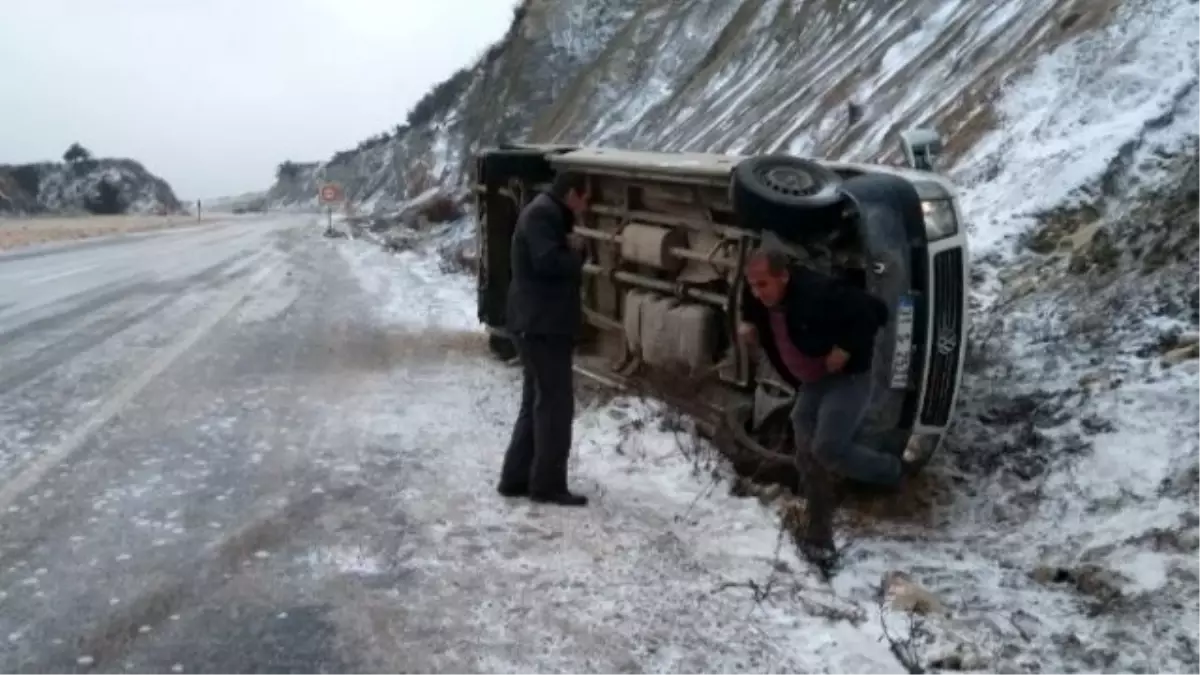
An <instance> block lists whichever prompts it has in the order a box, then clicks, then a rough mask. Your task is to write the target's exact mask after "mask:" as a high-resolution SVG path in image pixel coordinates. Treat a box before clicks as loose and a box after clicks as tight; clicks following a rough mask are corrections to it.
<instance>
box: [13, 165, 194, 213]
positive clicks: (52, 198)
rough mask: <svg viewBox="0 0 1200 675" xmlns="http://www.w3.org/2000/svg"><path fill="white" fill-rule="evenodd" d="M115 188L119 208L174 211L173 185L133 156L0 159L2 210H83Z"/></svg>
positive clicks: (175, 199) (28, 211) (134, 211)
mask: <svg viewBox="0 0 1200 675" xmlns="http://www.w3.org/2000/svg"><path fill="white" fill-rule="evenodd" d="M105 184H107V185H110V186H112V188H114V189H115V197H116V201H117V202H119V204H120V206H121V207H122V209H123V210H122V211H121V212H122V213H158V214H166V213H176V212H178V211H180V204H179V200H178V199H177V198H176V197H175V193H174V191H173V190H172V189H171V186H170V185H168V184H167V182H166V181H164V180H163V179H162V178H159V177H158V176H155V175H154V174H152V173H150V172H149V171H147V170H146V168H145V167H144V166H142V165H141V164H140V163H138V162H136V161H134V160H132V159H85V160H80V161H77V162H74V163H69V164H64V163H56V162H44V163H40V164H20V165H0V214H5V213H14V214H36V213H55V214H69V213H82V212H86V211H87V210H88V207H87V205H88V203H89V201H91V202H93V203H94V202H95V201H96V200H98V199H100V197H101V186H102V185H105Z"/></svg>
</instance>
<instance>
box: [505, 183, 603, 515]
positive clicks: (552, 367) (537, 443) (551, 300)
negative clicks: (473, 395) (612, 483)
mask: <svg viewBox="0 0 1200 675" xmlns="http://www.w3.org/2000/svg"><path fill="white" fill-rule="evenodd" d="M587 200H588V194H587V183H586V181H585V178H584V176H581V175H579V174H573V173H570V172H563V173H560V174H559V175H558V177H557V178H556V179H555V181H554V184H553V185H552V186H551V188H550V191H549V192H546V193H544V194H540V195H538V196H537V197H534V198H533V200H532V201H530V202H529V204H528V205H527V206H526V207H525V209H524V210H523V211H522V212H521V215H520V216H519V217H518V218H517V226H516V231H515V232H514V233H513V239H512V254H511V255H512V263H511V265H512V281H511V282H510V285H509V289H508V308H507V319H508V321H507V323H508V330H509V332H510V333H512V335H513V341H514V342H515V344H516V347H517V351H518V352H519V353H520V356H521V365H522V367H523V369H524V372H525V376H524V383H523V385H522V387H521V411H520V412H519V413H517V421H516V423H515V424H514V425H513V431H512V438H511V440H510V441H509V444H508V451H507V452H506V453H505V455H504V467H503V469H501V473H500V485H499V488H498V489H499V492H500V494H502V495H504V496H506V497H517V496H528V497H529V498H531V499H533V500H534V501H539V502H547V503H553V504H561V505H563V506H584V505H586V504H587V501H588V500H587V497H584V496H582V495H577V494H573V493H571V492H570V490H568V489H567V459H568V457H569V456H570V452H571V423H572V419H573V418H574V416H575V391H574V384H573V382H572V379H573V378H572V371H571V353H572V351H573V350H574V346H575V335H576V331H577V330H578V329H579V324H580V318H581V313H582V308H581V305H580V298H579V292H580V281H581V279H582V275H583V253H582V248H583V246H582V240H581V239H579V237H578V235H574V234H572V232H571V228H572V226H573V224H574V222H575V219H576V218H578V217H579V216H580V215H581V214H582V213H583V211H584V209H586V208H587Z"/></svg>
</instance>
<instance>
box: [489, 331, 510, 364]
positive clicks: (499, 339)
mask: <svg viewBox="0 0 1200 675" xmlns="http://www.w3.org/2000/svg"><path fill="white" fill-rule="evenodd" d="M488 351H489V352H491V353H492V356H495V357H496V358H498V359H500V360H501V361H504V362H505V363H507V362H509V361H512V360H513V359H515V358H517V346H516V345H515V344H513V341H512V340H510V339H508V338H506V337H504V336H503V335H496V334H495V333H489V334H488Z"/></svg>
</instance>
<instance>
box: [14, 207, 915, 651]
mask: <svg viewBox="0 0 1200 675" xmlns="http://www.w3.org/2000/svg"><path fill="white" fill-rule="evenodd" d="M319 232H320V226H319V225H318V224H316V223H314V222H312V221H311V219H309V218H306V217H274V218H266V219H263V220H259V221H252V222H244V221H243V222H238V223H233V224H225V225H217V226H213V227H204V228H196V229H191V230H186V231H174V232H165V233H154V234H151V235H143V236H134V237H124V238H117V239H110V240H98V241H91V242H85V243H81V244H72V245H66V246H58V247H52V248H46V249H25V250H20V251H17V252H14V253H9V254H6V255H4V256H0V364H2V367H0V671H5V672H14V671H25V672H29V671H43V672H44V671H59V672H61V671H153V672H172V671H174V672H248V671H258V672H263V671H270V672H281V671H301V672H305V671H308V672H313V671H316V672H322V671H363V670H368V671H372V670H373V671H392V672H395V671H420V670H435V671H463V670H466V671H479V670H485V671H493V670H505V671H517V670H521V671H528V670H533V671H556V670H571V671H579V670H592V671H595V670H599V671H639V670H692V671H695V670H702V671H727V670H789V671H796V670H800V671H804V670H809V671H811V670H814V669H832V670H858V671H859V672H862V671H864V670H865V671H878V670H887V671H894V670H896V669H897V668H898V664H897V663H896V662H895V661H894V660H893V658H892V656H891V655H890V653H889V652H888V650H887V648H886V645H884V644H881V643H879V642H878V641H877V640H876V639H875V637H876V636H875V634H874V633H873V632H872V631H871V630H869V629H868V630H866V632H863V628H864V626H863V622H864V620H863V618H862V617H859V618H858V619H856V620H853V621H849V620H846V619H845V618H844V617H845V616H852V615H856V614H860V613H861V612H862V609H861V608H860V607H858V606H857V604H858V603H856V602H854V601H851V600H848V599H846V598H845V597H843V598H840V599H839V598H837V597H834V596H833V595H832V594H830V593H827V592H825V591H822V590H821V589H820V588H815V589H814V590H813V593H812V594H811V595H810V599H809V600H808V601H807V606H808V607H810V609H811V608H812V607H814V606H815V607H817V608H818V610H820V611H816V612H814V613H815V614H816V615H817V616H810V615H807V614H804V613H793V611H792V610H791V609H785V608H772V607H771V606H770V605H769V603H761V604H760V603H757V602H755V601H754V599H753V593H752V592H751V590H750V589H749V588H744V587H742V588H739V587H732V588H731V587H728V586H727V584H729V583H738V582H741V583H743V584H744V582H745V581H746V580H747V579H750V578H756V579H758V580H759V581H760V582H761V581H762V580H764V579H766V578H767V577H768V576H769V575H772V574H777V573H780V572H781V571H782V572H783V573H787V574H788V575H789V577H791V576H792V571H793V570H802V566H801V565H799V563H797V562H796V560H795V558H794V556H793V555H792V554H790V553H788V552H786V551H785V552H784V553H782V554H777V552H776V551H777V546H776V541H777V538H776V536H775V527H776V525H775V523H776V518H775V516H774V514H773V513H771V512H770V511H768V510H767V509H765V508H764V507H761V506H760V505H759V504H758V503H757V502H756V501H754V500H746V499H741V500H738V499H733V498H730V497H727V496H723V495H722V494H720V492H721V491H720V490H717V491H716V492H717V493H718V494H715V495H711V494H710V493H712V492H713V490H712V485H711V482H710V481H707V479H706V475H705V473H704V472H697V471H696V466H695V465H694V464H693V463H691V462H689V461H686V460H681V455H680V450H679V447H678V446H677V444H676V443H675V441H674V440H673V439H675V435H674V432H673V431H671V430H665V429H662V430H656V429H645V430H642V431H640V432H639V433H638V434H636V435H634V436H632V437H630V436H629V435H628V433H627V432H628V430H629V428H630V420H631V419H632V416H634V415H636V414H638V412H639V411H637V410H634V409H633V408H629V409H627V410H626V412H625V413H624V414H623V413H622V410H621V409H620V408H613V407H611V406H609V407H607V408H604V409H602V410H601V409H594V410H584V411H582V414H581V416H580V419H579V421H578V422H577V427H576V428H577V438H578V440H577V456H576V459H575V468H574V471H575V474H576V476H577V477H578V482H579V486H580V487H581V488H583V489H584V491H586V492H589V493H591V494H592V495H593V497H594V498H595V504H594V505H593V507H591V508H589V509H587V510H585V511H575V510H562V509H555V508H553V507H541V506H534V505H530V504H528V503H526V502H517V503H512V502H506V501H504V500H502V499H500V498H499V497H498V496H496V495H495V494H494V492H493V490H492V482H493V480H494V475H495V470H496V467H497V465H498V462H499V460H500V453H501V452H502V449H503V444H504V441H505V440H506V435H507V430H508V424H509V422H510V420H511V418H512V415H513V413H514V412H515V406H516V400H515V396H516V392H517V391H518V388H517V380H516V377H517V374H516V373H515V372H513V370H511V369H509V368H505V367H503V366H500V365H498V364H495V363H493V362H492V361H491V360H490V359H489V358H488V357H487V356H486V354H485V350H484V348H483V339H482V334H481V333H480V332H479V329H478V326H476V325H475V321H474V318H473V316H472V315H473V303H472V302H471V296H470V284H469V281H467V280H463V279H459V280H457V281H447V280H445V278H443V277H442V276H441V275H440V274H439V273H438V272H437V270H436V265H434V264H433V263H432V262H431V261H429V260H428V259H425V258H422V257H420V256H414V255H406V256H387V255H384V254H383V253H382V252H380V251H379V250H378V249H377V248H374V247H371V246H370V245H368V244H366V243H361V242H334V241H330V240H325V239H323V238H321V237H320V236H319ZM635 426H636V425H635ZM622 429H624V431H622ZM700 497H704V498H703V499H700ZM785 548H786V547H785ZM795 577H796V578H798V579H800V582H801V583H807V582H805V581H804V580H805V579H806V575H805V573H804V572H802V571H796V573H795ZM814 583H816V582H814ZM871 602H872V600H871V598H870V597H868V596H864V600H863V606H865V607H868V608H869V607H870V604H871ZM828 615H834V616H841V617H843V618H841V619H836V620H832V621H831V620H829V619H828V618H821V617H822V616H828ZM852 624H853V625H852Z"/></svg>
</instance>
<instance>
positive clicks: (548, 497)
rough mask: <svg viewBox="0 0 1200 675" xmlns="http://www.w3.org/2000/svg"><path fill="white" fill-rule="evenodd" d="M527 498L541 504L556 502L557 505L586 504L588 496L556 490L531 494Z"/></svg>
mask: <svg viewBox="0 0 1200 675" xmlns="http://www.w3.org/2000/svg"><path fill="white" fill-rule="evenodd" d="M529 498H530V499H531V500H533V501H535V502H540V503H542V504H557V505H559V506H587V503H588V498H587V497H584V496H583V495H577V494H574V493H572V492H565V491H564V492H556V493H553V494H531V495H529Z"/></svg>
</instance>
